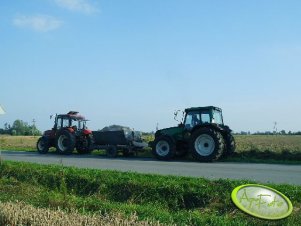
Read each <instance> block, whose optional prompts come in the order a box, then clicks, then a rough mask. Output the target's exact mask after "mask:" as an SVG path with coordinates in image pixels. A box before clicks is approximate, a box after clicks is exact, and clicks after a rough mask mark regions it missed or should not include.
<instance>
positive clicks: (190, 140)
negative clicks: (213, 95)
mask: <svg viewBox="0 0 301 226" xmlns="http://www.w3.org/2000/svg"><path fill="white" fill-rule="evenodd" d="M178 112H179V111H176V112H175V114H174V115H175V117H174V119H176V118H177V116H178ZM183 116H184V117H183V119H182V120H181V121H179V120H177V119H176V120H177V121H178V122H180V124H179V125H178V126H175V127H169V128H164V129H160V130H157V131H156V133H155V140H154V141H153V142H150V146H151V147H152V152H153V155H154V156H155V157H156V158H158V159H160V160H168V159H172V158H173V157H175V156H184V155H186V154H187V153H190V154H191V155H192V156H193V157H194V158H195V159H196V160H198V161H205V162H208V161H214V160H218V159H219V158H221V157H222V156H230V155H231V154H233V152H234V150H235V141H234V138H233V136H232V135H231V129H230V128H229V126H226V125H224V122H223V115H222V109H220V108H218V107H214V106H207V107H193V108H187V109H185V111H184V112H183Z"/></svg>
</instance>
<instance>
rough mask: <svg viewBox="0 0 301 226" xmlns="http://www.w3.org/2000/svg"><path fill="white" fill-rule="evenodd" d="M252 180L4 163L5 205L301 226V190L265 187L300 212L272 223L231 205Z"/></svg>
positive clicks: (1, 197) (0, 174) (0, 171)
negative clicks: (233, 197) (280, 194)
mask: <svg viewBox="0 0 301 226" xmlns="http://www.w3.org/2000/svg"><path fill="white" fill-rule="evenodd" d="M245 183H250V181H241V180H236V181H234V180H233V181H232V180H216V181H212V180H207V179H203V178H187V177H173V176H158V175H145V174H137V173H122V172H115V171H100V170H91V169H77V168H72V167H64V166H53V165H49V166H45V165H38V164H29V163H16V162H8V161H5V162H2V163H1V164H0V201H16V200H19V201H24V202H26V203H28V204H32V205H34V206H37V207H48V208H54V209H55V208H57V207H58V206H59V207H60V208H63V209H65V210H66V211H67V210H70V209H77V210H78V211H80V212H83V213H85V212H89V213H95V212H97V211H103V212H108V213H116V212H117V213H121V214H124V215H131V214H132V213H133V212H136V213H137V215H138V217H139V219H141V220H146V219H151V220H156V221H160V222H161V223H176V224H179V225H184V224H187V225H206V224H207V225H263V224H264V225H301V211H300V206H301V186H293V185H276V184H265V185H267V186H270V187H273V188H275V189H277V190H279V191H281V192H283V193H284V194H285V195H286V196H288V197H289V198H290V199H291V201H292V203H293V206H294V208H295V209H294V212H293V213H292V215H291V216H290V217H288V218H286V219H283V220H279V221H266V220H260V219H256V218H254V217H251V216H248V215H246V214H244V213H243V212H241V211H240V210H238V209H237V208H236V207H235V206H234V204H233V203H232V201H231V198H230V194H231V192H232V190H233V189H234V188H235V187H236V186H238V185H241V184H245Z"/></svg>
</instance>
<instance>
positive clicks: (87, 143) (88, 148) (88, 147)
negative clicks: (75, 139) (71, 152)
mask: <svg viewBox="0 0 301 226" xmlns="http://www.w3.org/2000/svg"><path fill="white" fill-rule="evenodd" d="M93 144H94V141H93V137H92V136H91V135H88V136H85V137H84V138H83V140H82V141H81V142H80V143H79V144H76V150H77V152H78V153H79V154H89V153H91V152H92V151H93Z"/></svg>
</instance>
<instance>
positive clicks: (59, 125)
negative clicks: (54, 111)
mask: <svg viewBox="0 0 301 226" xmlns="http://www.w3.org/2000/svg"><path fill="white" fill-rule="evenodd" d="M87 121H88V120H86V119H85V117H84V116H82V115H79V114H78V112H76V111H70V112H68V113H67V114H61V115H57V116H56V118H55V122H54V129H55V130H60V129H63V128H68V129H69V130H70V132H72V131H71V130H73V132H76V131H83V130H86V129H87V127H86V122H87Z"/></svg>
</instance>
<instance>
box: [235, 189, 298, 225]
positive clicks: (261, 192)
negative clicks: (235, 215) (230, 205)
mask: <svg viewBox="0 0 301 226" xmlns="http://www.w3.org/2000/svg"><path fill="white" fill-rule="evenodd" d="M231 198H232V201H233V202H234V204H235V205H236V206H237V207H238V208H239V209H241V210H242V211H244V212H246V213H248V214H250V215H252V216H255V217H258V218H262V219H268V220H278V219H282V218H285V217H287V216H289V215H290V214H291V213H292V211H293V205H292V203H291V201H290V200H289V199H288V198H287V197H286V196H285V195H284V194H282V193H281V192H279V191H277V190H275V189H273V188H270V187H267V186H263V185H259V184H245V185H241V186H238V187H236V188H235V189H234V190H233V191H232V194H231Z"/></svg>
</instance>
